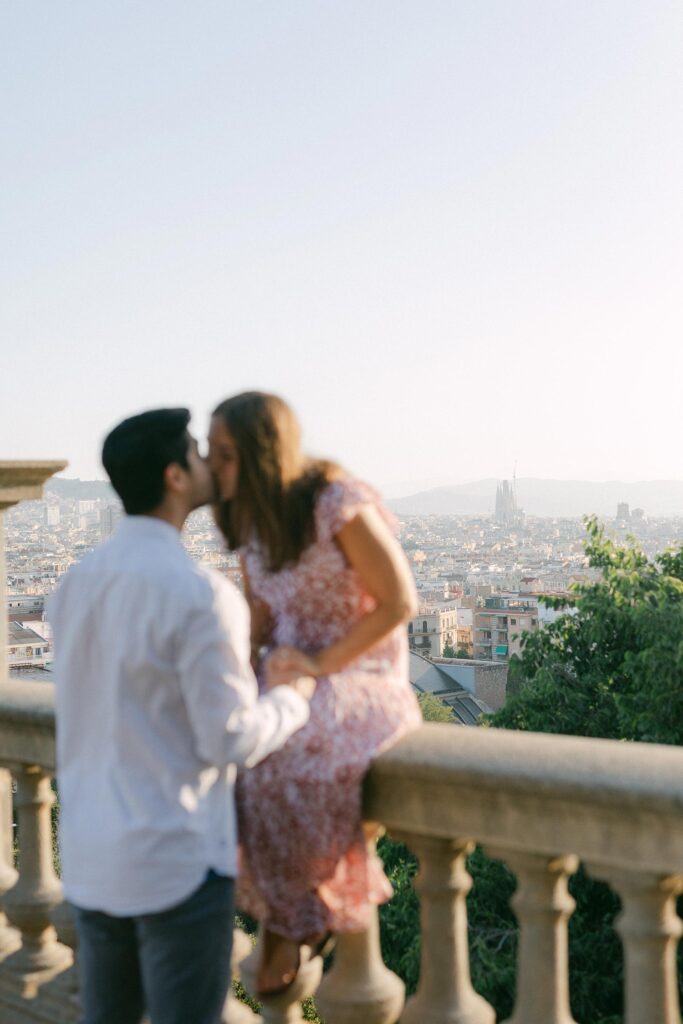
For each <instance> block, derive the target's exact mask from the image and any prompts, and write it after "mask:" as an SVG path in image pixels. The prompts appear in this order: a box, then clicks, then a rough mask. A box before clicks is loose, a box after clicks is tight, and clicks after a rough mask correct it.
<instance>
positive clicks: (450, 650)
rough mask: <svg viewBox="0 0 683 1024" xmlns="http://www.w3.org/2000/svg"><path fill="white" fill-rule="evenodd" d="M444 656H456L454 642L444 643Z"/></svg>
mask: <svg viewBox="0 0 683 1024" xmlns="http://www.w3.org/2000/svg"><path fill="white" fill-rule="evenodd" d="M442 657H443V658H454V657H455V647H453V645H452V644H444V645H443V654H442Z"/></svg>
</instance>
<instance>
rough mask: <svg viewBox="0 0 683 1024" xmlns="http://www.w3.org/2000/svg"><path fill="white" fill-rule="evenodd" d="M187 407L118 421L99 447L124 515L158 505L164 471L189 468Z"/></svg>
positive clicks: (188, 419)
mask: <svg viewBox="0 0 683 1024" xmlns="http://www.w3.org/2000/svg"><path fill="white" fill-rule="evenodd" d="M189 422H190V412H189V410H188V409H151V410H150V411H149V412H142V413H140V414H139V415H138V416H131V417H130V418H129V419H127V420H124V421H123V422H122V423H119V425H118V426H117V427H114V429H113V430H112V431H111V433H110V434H108V435H107V437H106V438H105V441H104V445H103V447H102V465H103V466H104V468H105V470H106V471H107V474H108V476H109V479H110V480H111V482H112V486H113V488H114V490H115V491H116V493H117V494H118V496H119V497H120V499H121V501H122V502H123V507H124V508H125V510H126V512H127V513H128V515H131V516H134V515H143V514H144V513H146V512H151V511H152V509H155V508H156V507H157V506H158V505H159V504H161V502H162V500H163V497H164V492H165V486H164V470H165V469H166V467H167V466H169V465H171V463H174V462H176V463H178V465H180V466H182V467H183V468H184V469H188V468H189V462H188V457H187V456H188V448H189V444H190V435H189V434H188V432H187V425H188V423H189Z"/></svg>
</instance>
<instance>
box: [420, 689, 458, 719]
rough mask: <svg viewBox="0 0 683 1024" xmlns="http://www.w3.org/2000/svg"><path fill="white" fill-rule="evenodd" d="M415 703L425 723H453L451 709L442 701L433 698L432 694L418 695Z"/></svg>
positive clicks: (453, 716)
mask: <svg viewBox="0 0 683 1024" xmlns="http://www.w3.org/2000/svg"><path fill="white" fill-rule="evenodd" d="M417 702H418V704H419V705H420V711H421V712H422V717H423V718H424V720H425V722H454V721H455V715H454V714H453V709H452V708H449V706H448V704H444V702H443V701H442V700H439V698H438V697H435V696H434V694H433V693H419V694H418V696H417Z"/></svg>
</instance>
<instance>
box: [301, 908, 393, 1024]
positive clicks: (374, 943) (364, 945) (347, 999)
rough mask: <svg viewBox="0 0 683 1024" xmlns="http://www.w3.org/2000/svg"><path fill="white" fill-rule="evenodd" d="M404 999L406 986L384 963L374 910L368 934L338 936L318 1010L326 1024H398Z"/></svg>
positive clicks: (317, 1004)
mask: <svg viewBox="0 0 683 1024" xmlns="http://www.w3.org/2000/svg"><path fill="white" fill-rule="evenodd" d="M404 999H405V986H404V984H403V982H402V981H401V979H400V978H398V977H397V976H396V975H395V974H394V973H393V971H390V970H389V968H388V967H385V965H384V962H383V960H382V952H381V949H380V942H379V917H378V914H377V908H376V907H373V908H372V916H371V920H370V926H369V928H368V929H367V931H364V932H347V933H345V934H341V935H339V936H338V938H337V945H336V947H335V954H334V964H333V966H332V969H331V970H330V972H329V973H328V974H326V975H325V977H324V978H323V981H322V984H321V986H320V989H319V991H318V994H317V996H316V999H315V1003H316V1006H317V1007H318V1009H319V1010H320V1013H321V1016H322V1017H323V1018H324V1020H325V1024H357V1022H358V1021H363V1024H395V1022H396V1021H397V1020H398V1019H399V1017H400V1016H401V1010H402V1009H403V1002H404Z"/></svg>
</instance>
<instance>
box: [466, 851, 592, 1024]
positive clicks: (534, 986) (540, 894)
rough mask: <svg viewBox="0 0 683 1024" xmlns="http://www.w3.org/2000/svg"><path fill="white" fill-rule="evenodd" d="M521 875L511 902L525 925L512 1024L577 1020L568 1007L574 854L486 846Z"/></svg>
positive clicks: (565, 1023)
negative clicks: (570, 887)
mask: <svg viewBox="0 0 683 1024" xmlns="http://www.w3.org/2000/svg"><path fill="white" fill-rule="evenodd" d="M486 852H487V853H488V854H490V855H491V856H493V857H496V858H497V859H499V860H504V861H505V863H506V864H507V865H508V866H509V867H510V869H511V870H512V871H514V873H515V874H516V876H517V892H516V893H515V895H514V897H513V899H512V906H513V907H514V910H515V914H516V915H517V919H518V921H519V925H520V937H519V957H518V965H517V999H516V1002H515V1009H514V1012H513V1014H512V1017H510V1018H509V1020H508V1021H507V1024H537V1022H538V1024H575V1022H574V1018H573V1017H572V1015H571V1011H570V1009H569V962H568V939H567V922H568V920H569V918H570V916H571V914H572V912H573V910H574V906H575V904H574V900H573V899H572V897H571V896H570V895H569V890H568V888H567V881H568V879H569V876H570V875H572V874H574V872H575V871H576V869H577V867H578V859H577V858H576V857H574V856H572V855H570V856H565V857H554V858H548V857H546V856H542V855H540V854H535V853H521V852H514V853H511V852H510V851H502V850H500V851H499V850H494V849H490V848H489V849H487V851H486Z"/></svg>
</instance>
